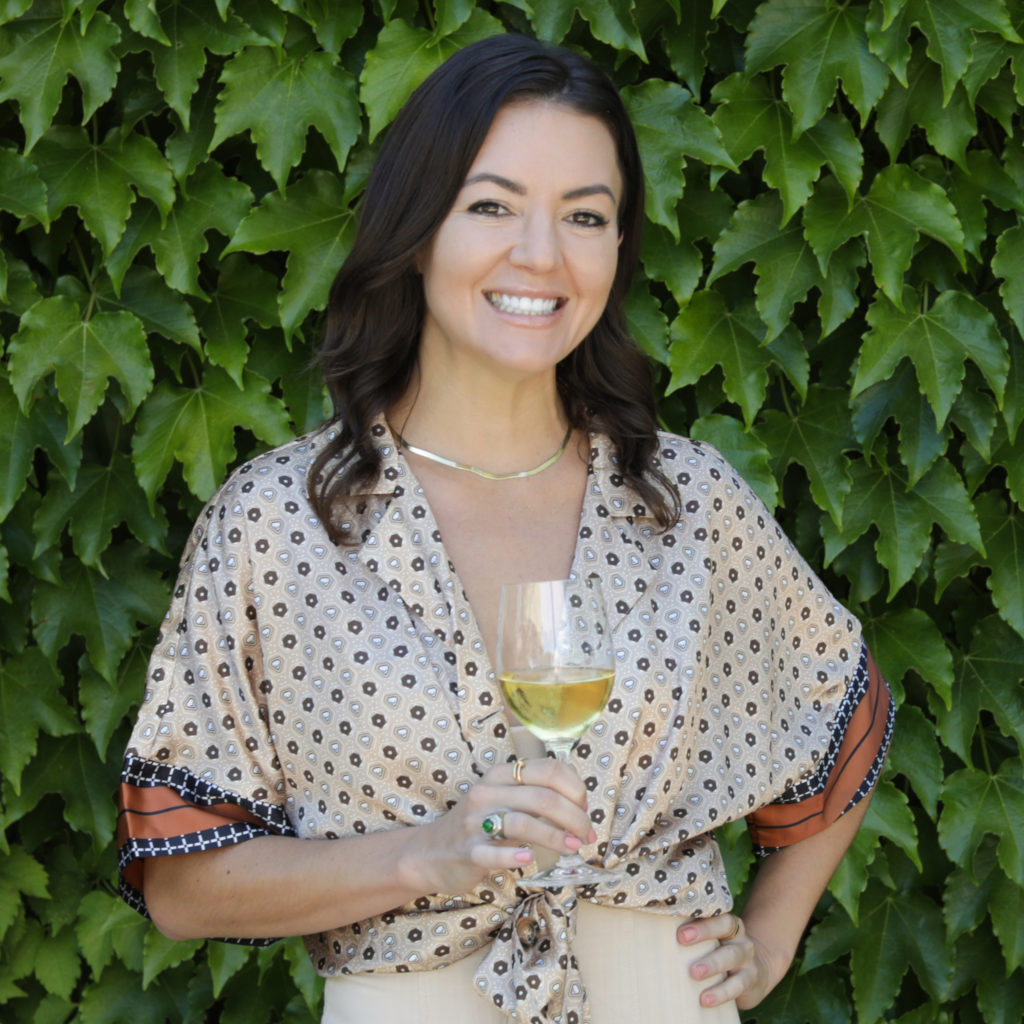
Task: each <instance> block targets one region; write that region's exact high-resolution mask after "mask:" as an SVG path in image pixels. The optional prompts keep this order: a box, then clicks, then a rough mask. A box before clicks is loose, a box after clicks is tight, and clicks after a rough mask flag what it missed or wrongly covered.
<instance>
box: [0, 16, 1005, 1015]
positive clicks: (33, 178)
mask: <svg viewBox="0 0 1024 1024" xmlns="http://www.w3.org/2000/svg"><path fill="white" fill-rule="evenodd" d="M507 29H514V30H518V31H524V32H527V33H531V34H536V35H538V36H541V37H543V38H545V39H550V40H554V41H563V42H565V43H566V44H567V45H570V46H573V47H578V48H580V49H582V50H583V51H585V52H587V53H589V54H591V55H592V56H593V57H594V58H596V59H597V60H598V61H599V62H600V63H601V64H602V65H603V66H605V67H607V68H608V69H609V70H610V71H611V73H612V74H613V75H614V77H615V78H616V79H617V81H618V82H619V83H620V84H621V86H622V87H623V90H624V94H625V97H626V100H627V102H628V105H629V107H630V109H631V111H632V113H633V115H634V117H635V120H636V123H637V126H638V129H639V134H640V139H641V144H642V148H643V153H644V157H645V162H646V165H647V169H648V172H649V175H650V181H649V189H648V198H649V219H650V224H649V226H648V227H649V230H648V233H647V236H646V241H645V247H644V256H643V273H642V274H641V275H640V278H639V281H638V283H637V285H636V288H635V290H634V292H633V294H632V296H631V299H630V318H631V322H632V325H633V328H634V331H635V333H636V335H637V337H638V338H639V339H640V340H641V341H642V343H643V345H644V346H645V348H646V349H647V351H648V352H649V353H650V354H651V356H652V357H653V358H654V359H655V360H656V361H657V362H658V363H659V364H661V366H662V367H663V372H662V378H661V380H662V388H663V391H664V394H665V399H664V402H663V405H662V412H663V417H664V420H665V422H666V424H667V425H668V426H670V427H672V428H674V429H677V430H680V431H682V432H690V433H692V434H694V435H696V436H698V437H702V438H706V439H708V440H710V441H712V442H714V443H715V444H717V445H718V446H719V447H720V448H721V449H722V450H723V451H724V452H725V454H726V455H727V456H728V457H729V458H730V459H731V460H732V461H733V462H734V463H735V464H736V465H737V467H738V468H739V469H740V470H741V471H742V472H743V473H744V474H745V475H746V476H747V478H748V479H749V480H750V481H751V482H752V483H753V484H754V485H755V486H756V487H757V489H758V490H759V492H760V493H761V494H762V496H764V497H765V499H766V500H767V501H768V503H769V505H771V506H774V507H776V508H777V509H778V514H779V516H780V518H781V520H782V521H783V524H784V526H785V527H786V529H787V530H788V531H789V532H790V534H791V535H792V536H793V537H794V538H795V539H796V541H797V542H798V544H799V546H800V547H801V549H802V550H803V551H804V553H805V554H806V555H807V556H808V557H809V558H810V559H811V561H812V562H814V563H815V564H818V565H821V566H824V567H825V573H824V574H825V577H826V579H827V581H828V582H829V583H830V585H831V586H832V587H833V588H834V589H835V591H836V592H837V594H838V595H839V596H840V597H841V598H843V599H844V600H845V601H846V602H847V603H848V604H849V605H850V606H851V607H852V608H853V609H854V610H855V611H856V612H857V613H858V614H859V615H860V616H861V617H862V619H863V621H864V623H865V626H866V629H867V633H868V637H869V640H870V643H871V645H872V647H873V649H874V650H875V652H876V655H877V657H878V660H879V662H880V664H881V666H882V668H883V671H884V672H885V673H886V675H887V676H888V678H889V679H890V681H891V683H892V685H893V689H894V691H895V693H896V695H897V697H898V700H899V704H900V710H899V718H898V729H897V736H896V742H895V745H894V749H893V753H892V757H891V761H890V764H889V767H888V769H887V774H886V776H885V779H884V780H883V782H882V783H881V786H880V788H879V791H878V794H877V797H876V799H875V801H874V803H873V805H872V809H871V812H870V815H869V818H868V821H867V827H866V828H865V830H864V831H863V832H862V834H861V836H860V837H859V838H858V839H857V841H856V843H855V846H854V849H853V850H852V852H851V854H850V855H849V857H848V859H847V861H846V862H845V864H844V866H843V867H842V868H841V869H840V872H839V874H838V875H837V876H836V878H835V880H834V881H833V883H832V885H831V887H830V891H829V893H828V894H826V896H825V898H824V899H823V900H822V902H821V904H820V906H819V908H818V913H817V915H816V918H815V922H814V924H813V927H812V928H811V929H810V932H809V935H808V938H807V941H806V944H805V948H804V952H803V956H802V960H801V961H800V962H799V963H798V964H797V965H795V967H794V970H793V971H792V972H791V974H790V976H789V977H788V978H787V980H786V981H785V982H784V984H783V985H782V986H781V987H780V989H779V990H778V991H777V992H776V993H775V994H774V995H773V996H772V997H771V998H770V999H769V1000H768V1002H767V1003H765V1004H764V1005H763V1006H762V1007H761V1008H759V1009H758V1010H757V1011H755V1012H753V1013H751V1014H749V1015H747V1017H748V1019H750V1020H756V1021H758V1022H763V1024H769V1022H778V1024H782V1022H785V1024H797V1022H799V1021H803V1020H807V1021H814V1022H818V1021H827V1022H830V1024H831V1022H836V1024H843V1022H853V1021H858V1022H862V1024H871V1022H875V1021H878V1020H883V1019H884V1020H899V1021H902V1022H904V1024H925V1022H933V1021H958V1022H965V1024H971V1022H976V1021H985V1022H987V1024H1011V1022H1015V1021H1019V1020H1020V1012H1021V1011H1020V1008H1021V1007H1022V1006H1024V971H1022V970H1021V965H1022V963H1024V781H1022V780H1024V775H1022V764H1021V744H1022V741H1024V699H1022V688H1021V681H1022V675H1024V593H1022V588H1024V582H1022V581H1024V433H1022V432H1021V429H1020V427H1021V421H1022V419H1024V343H1022V340H1021V331H1022V330H1024V279H1022V274H1021V266H1022V263H1024V220H1022V216H1024V148H1022V138H1024V123H1022V118H1021V103H1022V100H1024V40H1022V36H1024V2H1022V0H969V2H968V0H870V2H857V0H849V2H846V3H837V2H832V0H765V2H763V3H756V2H753V0H635V2H633V0H534V2H533V3H532V4H531V3H530V2H528V0H509V2H506V3H500V2H489V0H482V2H480V3H474V2H473V0H372V2H366V3H355V2H352V0H125V2H123V3H117V2H113V0H2V2H0V229H2V250H0V324H2V333H3V356H2V374H0V520H2V523H3V526H2V546H0V645H2V652H3V661H2V668H0V772H2V791H0V792H2V796H0V823H2V833H0V835H2V839H0V943H2V946H0V1017H2V1018H3V1020H4V1021H6V1022H12V1024H13V1022H34V1024H49V1022H63V1021H67V1020H75V1021H82V1022H83V1024H103V1022H117V1021H132V1022H136V1024H149V1022H161V1021H199V1020H220V1021H224V1022H231V1021H236V1020H237V1021H246V1022H249V1024H259V1022H262V1021H295V1022H298V1021H307V1020H310V1019H312V1018H315V1016H316V1015H317V1013H318V1007H317V1000H318V983H317V980H316V979H315V978H314V977H313V976H312V973H311V970H310V968H309V967H308V965H307V964H306V962H305V959H304V955H303V952H302V950H301V946H300V945H299V944H298V943H297V942H289V943H281V944H278V945H277V946H276V947H273V948H271V949H269V950H263V951H259V952H257V951H254V950H249V949H245V948H240V947H233V946H227V945H223V944H217V943H210V944H208V945H206V944H202V943H183V944H174V943H170V942H168V941H167V940H165V939H163V938H162V937H161V936H159V935H158V934H157V933H156V932H155V931H154V930H153V929H152V928H151V927H150V926H149V925H148V924H147V923H146V922H145V921H144V920H143V919H142V918H139V917H138V916H136V915H135V914H134V913H133V912H132V911H130V910H129V909H127V907H125V906H123V905H122V904H121V903H120V902H119V901H118V900H117V898H116V896H115V895H114V889H113V883H114V876H115V852H114V844H113V833H114V827H115V806H114V792H115V786H116V782H117V775H118V769H119V761H120V755H121V751H122V749H123V746H124V743H125V740H126V735H127V730H128V728H129V723H130V720H131V716H132V713H133V709H134V708H135V706H136V705H137V702H138V701H139V699H140V696H141V693H142V689H143V674H144V666H145V660H146V657H147V654H148V650H149V648H150V646H151V644H152V642H153V640H154V637H155V633H156V629H157V627H158V623H159V621H160V619H161V617H162V615H163V612H164V610H165V606H166V603H167V601H168V599H169V594H170V577H171V575H172V574H173V572H174V569H175V563H176V558H177V553H178V552H179V551H180V550H181V548H182V546H183V543H184V539H185V537H186V534H187V532H188V529H189V526H190V524H191V521H192V518H193V517H194V516H195V514H196V513H197V512H198V510H199V508H200V505H201V502H202V500H203V499H205V498H206V497H207V496H208V495H209V494H210V493H211V491H212V489H213V488H214V486H215V485H216V483H217V482H218V481H219V480H220V479H221V478H222V477H223V476H224V475H225V473H226V472H227V470H228V468H229V467H230V466H231V465H232V464H234V463H236V462H237V461H239V460H241V459H242V458H244V457H246V456H248V455H249V454H251V453H253V452H255V451H256V450H258V449H260V448H263V447H265V446H267V445H271V444H275V443H278V442H281V441H284V440H286V439H287V438H288V437H290V436H292V435H293V434H294V433H296V432H301V431H304V430H307V429H308V428H310V427H311V426H313V425H314V424H315V423H317V422H318V421H319V420H320V419H321V418H322V417H323V415H324V412H325V405H324V397H323V393H322V390H321V388H320V386H319V384H318V383H317V382H316V380H315V378H313V377H311V376H310V375H309V374H308V373H307V371H306V367H307V364H308V361H309V357H310V354H311V352H312V350H313V348H314V346H315V344H316V341H317V337H318V334H319V330H320V314H321V310H322V307H323V304H324V300H325V296H326V293H327V288H328V284H329V281H330V279H331V277H332V276H333V273H334V271H335V269H336V267H337V265H338V264H339V262H340V261H341V259H342V258H343V256H344V254H345V252H346V250H347V247H348V246H349V244H350V240H351V238H352V232H353V221H354V216H355V211H356V210H357V208H358V199H359V196H360V193H361V190H362V187H363V182H364V180H365V175H366V171H367V168H368V165H369V162H370V159H371V156H372V153H373V150H374V146H375V141H376V140H377V138H378V136H379V134H380V132H381V130H382V129H383V128H384V127H385V126H386V125H387V124H388V122H389V121H390V119H391V118H392V116H393V115H394V113H395V111H396V109H397V107H398V106H399V105H400V104H401V102H402V101H403V99H404V98H405V97H406V95H407V94H408V93H409V91H410V90H411V89H412V88H413V86H414V85H415V84H416V83H417V82H418V81H419V80H420V79H421V78H422V77H423V76H424V75H425V74H426V73H427V72H429V71H430V70H431V69H432V68H434V67H435V66H436V65H437V64H438V63H440V61H441V60H443V59H444V58H445V57H446V56H447V55H448V54H450V53H451V52H453V51H454V50H455V49H456V48H458V47H459V46H462V45H464V44H465V43H467V42H470V41H471V40H474V39H477V38H480V37H482V36H484V35H487V34H490V33H494V32H499V31H503V30H507ZM1015 268H1016V269H1015ZM726 846H727V850H728V856H729V861H730V867H731V875H732V878H733V880H734V883H735V885H736V887H737V889H738V890H742V887H743V885H744V884H745V881H746V879H747V876H748V872H749V869H750V860H751V857H750V849H749V843H748V842H747V841H746V839H745V836H744V834H743V830H742V828H740V829H730V830H728V832H727V835H726ZM293 976H294V981H293ZM296 981H297V986H296V984H295V982H296ZM211 1007H212V1009H211Z"/></svg>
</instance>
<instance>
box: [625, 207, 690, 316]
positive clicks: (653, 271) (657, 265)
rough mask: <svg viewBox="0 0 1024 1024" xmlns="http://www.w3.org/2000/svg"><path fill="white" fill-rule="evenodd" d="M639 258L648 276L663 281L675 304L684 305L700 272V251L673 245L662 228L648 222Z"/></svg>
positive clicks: (683, 244)
mask: <svg viewBox="0 0 1024 1024" xmlns="http://www.w3.org/2000/svg"><path fill="white" fill-rule="evenodd" d="M640 256H641V259H642V260H643V265H644V269H645V270H646V271H647V274H648V276H649V277H650V278H651V279H653V280H655V281H662V282H664V284H666V285H667V286H668V289H669V291H670V292H671V293H672V297H673V298H674V299H675V300H676V302H677V303H679V305H680V306H685V305H686V304H687V303H688V302H689V301H690V296H691V295H693V293H694V290H695V289H696V287H697V285H698V284H699V283H700V279H701V275H702V274H703V272H704V266H703V261H702V260H701V255H700V250H699V249H698V248H697V247H696V246H695V245H693V244H692V243H687V242H685V241H684V242H677V241H676V240H675V239H674V238H673V237H672V235H671V234H670V233H669V232H668V231H667V230H666V229H665V228H663V227H659V226H658V225H656V224H650V223H648V224H647V226H646V227H645V229H644V240H643V249H642V251H641V253H640Z"/></svg>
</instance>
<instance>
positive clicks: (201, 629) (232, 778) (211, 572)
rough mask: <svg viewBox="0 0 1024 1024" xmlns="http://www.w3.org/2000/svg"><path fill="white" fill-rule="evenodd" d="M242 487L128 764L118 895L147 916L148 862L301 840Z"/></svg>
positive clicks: (231, 489)
mask: <svg viewBox="0 0 1024 1024" xmlns="http://www.w3.org/2000/svg"><path fill="white" fill-rule="evenodd" d="M238 483H239V480H238V477H237V476H236V477H235V478H234V479H233V480H231V481H229V482H228V484H226V485H225V487H224V488H223V489H222V491H221V492H220V494H219V495H218V496H217V497H216V498H215V499H214V501H213V502H211V504H210V505H209V506H208V507H207V508H206V509H205V510H204V512H203V514H202V515H201V516H200V518H199V521H198V522H197V524H196V526H195V529H194V531H193V534H192V536H191V539H190V542H189V545H188V547H187V548H186V551H185V554H184V556H183V559H182V565H181V570H180V573H179V575H178V579H177V584H176V587H175V590H174V596H173V600H172V603H171V606H170V609H169V611H168V613H167V616H166V618H165V620H164V624H163V628H162V631H161V634H160V637H159V639H158V641H157V645H156V649H155V650H154V652H153V655H152V657H151V660H150V663H149V668H148V674H147V682H146V692H145V696H144V698H143V703H142V706H141V708H140V710H139V714H138V719H137V721H136V724H135V728H134V730H133V732H132V736H131V739H130V741H129V744H128V748H127V751H126V754H125V759H124V766H123V770H122V776H121V793H120V814H119V817H118V845H119V858H118V867H119V874H120V891H121V895H122V896H123V897H124V898H125V900H126V901H127V902H128V903H129V904H130V905H131V906H133V907H134V908H135V909H137V910H139V911H140V912H141V913H146V906H145V899H144V896H143V884H142V880H143V872H144V867H145V861H146V860H147V859H148V858H150V857H161V856H172V855H176V854H182V853H191V852H197V851H203V850H210V849H216V848H218V847H223V846H230V845H233V844H236V843H240V842H244V841H246V840H248V839H252V838H255V837H256V836H263V835H293V834H295V830H294V828H293V826H292V825H291V823H290V821H289V818H288V815H287V813H286V791H285V784H284V780H283V776H282V773H281V770H280V763H279V761H278V758H277V755H276V752H275V749H274V742H273V738H272V733H271V729H270V723H269V722H268V711H267V705H266V702H265V699H264V698H263V693H264V692H265V690H266V686H265V675H264V672H265V666H264V664H263V657H262V654H261V643H260V639H261V638H260V631H261V629H263V628H267V627H266V626H265V625H261V607H260V598H259V592H258V588H257V587H256V586H255V583H254V580H255V576H256V573H257V572H258V571H259V569H260V566H259V558H260V548H261V546H262V545H261V543H260V541H259V539H258V537H253V536H252V535H251V533H250V529H249V521H248V516H247V511H246V506H245V503H244V502H243V500H242V494H241V488H239V486H238ZM267 668H269V666H267Z"/></svg>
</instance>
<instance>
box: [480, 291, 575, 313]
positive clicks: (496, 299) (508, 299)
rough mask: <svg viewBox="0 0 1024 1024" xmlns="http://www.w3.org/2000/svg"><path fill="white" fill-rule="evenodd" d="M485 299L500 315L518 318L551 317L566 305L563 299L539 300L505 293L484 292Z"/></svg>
mask: <svg viewBox="0 0 1024 1024" xmlns="http://www.w3.org/2000/svg"><path fill="white" fill-rule="evenodd" d="M484 298H486V299H487V301H488V302H489V303H490V304H491V305H492V306H493V307H494V308H495V309H496V310H498V311H499V312H500V313H515V314H516V315H517V316H550V315H551V314H552V313H554V312H555V310H557V309H559V308H560V307H561V306H562V305H563V304H564V300H563V299H538V298H530V297H529V296H527V295H509V294H507V293H505V292H484Z"/></svg>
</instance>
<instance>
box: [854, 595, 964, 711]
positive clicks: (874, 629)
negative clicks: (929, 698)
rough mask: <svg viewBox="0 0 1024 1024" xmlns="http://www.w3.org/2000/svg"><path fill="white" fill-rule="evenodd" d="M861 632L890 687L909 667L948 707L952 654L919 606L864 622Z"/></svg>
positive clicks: (897, 683)
mask: <svg viewBox="0 0 1024 1024" xmlns="http://www.w3.org/2000/svg"><path fill="white" fill-rule="evenodd" d="M864 634H865V636H866V638H867V641H868V646H869V647H870V648H871V651H872V653H873V654H874V656H875V660H876V661H877V662H878V666H879V668H880V669H881V670H882V673H883V675H884V676H885V678H886V679H888V680H889V682H890V683H891V684H892V685H893V686H898V685H899V684H900V683H901V682H902V680H903V678H904V676H906V674H907V673H908V672H909V671H911V670H913V671H915V672H916V673H917V674H918V675H919V676H920V677H921V678H922V679H923V680H924V681H925V682H926V683H927V684H928V686H929V687H931V689H932V691H933V692H934V693H936V694H937V695H938V696H939V697H940V698H941V699H942V702H943V703H944V704H945V705H946V707H947V708H948V707H951V706H952V700H953V698H952V693H953V655H952V654H951V653H950V651H949V648H948V647H947V646H946V644H945V641H944V640H943V638H942V633H941V631H940V630H939V627H938V626H937V625H936V624H935V620H934V619H932V618H931V616H930V615H928V613H927V612H925V611H924V610H923V609H921V608H902V609H899V610H895V611H891V612H888V613H887V614H885V615H883V616H881V617H880V618H873V619H870V620H869V621H866V622H865V623H864Z"/></svg>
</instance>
